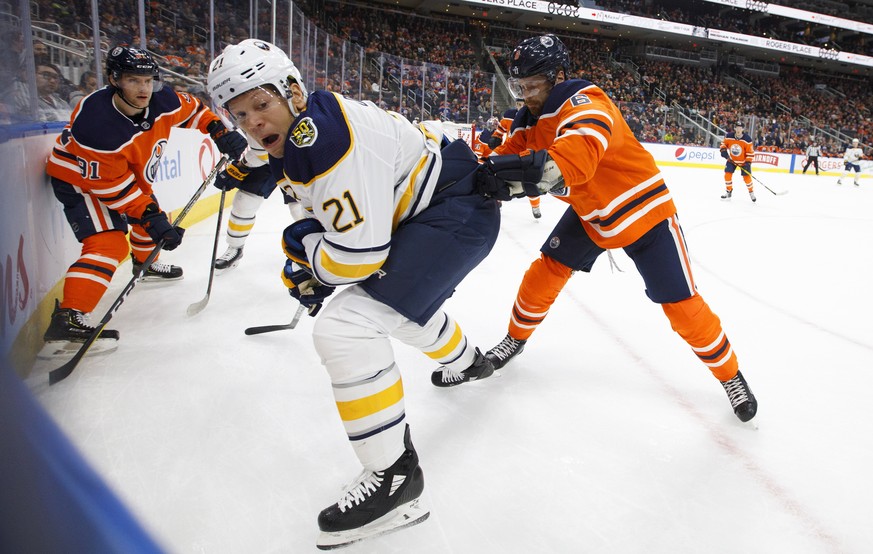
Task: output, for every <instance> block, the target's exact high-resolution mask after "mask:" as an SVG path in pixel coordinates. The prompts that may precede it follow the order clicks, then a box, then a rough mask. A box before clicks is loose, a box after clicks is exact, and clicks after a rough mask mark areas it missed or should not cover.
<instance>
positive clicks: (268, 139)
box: [261, 134, 279, 148]
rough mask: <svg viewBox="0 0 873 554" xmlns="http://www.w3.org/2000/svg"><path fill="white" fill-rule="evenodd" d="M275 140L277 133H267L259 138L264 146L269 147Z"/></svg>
mask: <svg viewBox="0 0 873 554" xmlns="http://www.w3.org/2000/svg"><path fill="white" fill-rule="evenodd" d="M277 140H279V135H277V134H272V135H267V136H265V137H264V138H262V139H261V144H263V145H264V148H269V147H270V146H272V145H274V144H276V141H277Z"/></svg>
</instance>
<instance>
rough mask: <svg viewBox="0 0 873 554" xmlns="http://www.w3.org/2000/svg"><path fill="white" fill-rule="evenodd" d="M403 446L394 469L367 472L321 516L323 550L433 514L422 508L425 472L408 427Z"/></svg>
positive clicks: (320, 543) (415, 523) (318, 543)
mask: <svg viewBox="0 0 873 554" xmlns="http://www.w3.org/2000/svg"><path fill="white" fill-rule="evenodd" d="M403 443H404V445H405V446H406V451H405V452H404V453H403V454H402V455H401V456H400V458H398V459H397V461H396V462H394V463H393V464H392V465H391V467H389V468H387V469H384V470H382V471H368V470H365V471H364V472H363V473H362V474H361V475H360V477H359V478H358V479H357V480H356V481H355V483H354V484H353V485H352V486H351V487H350V488H349V490H348V491H346V493H345V494H344V495H343V497H342V498H340V500H339V502H337V503H336V504H334V505H333V506H331V507H329V508H326V509H324V510H322V511H321V513H320V514H318V528H319V529H320V530H321V535H320V536H319V537H318V541H317V542H316V546H318V548H319V549H321V550H332V549H334V548H340V547H343V546H347V545H349V544H352V543H354V542H358V541H360V540H364V539H367V538H370V537H375V536H378V535H384V534H385V533H389V532H392V531H396V530H398V529H403V528H404V527H411V526H413V525H417V524H419V523H421V522H423V521H424V520H426V519H427V517H428V516H429V515H430V512H429V511H428V510H426V509H424V507H422V505H421V499H420V496H421V493H422V491H424V473H423V472H422V471H421V468H420V467H419V465H418V454H417V453H416V452H415V448H414V447H413V446H412V440H411V439H410V438H409V426H408V425H407V426H406V434H405V435H404V437H403Z"/></svg>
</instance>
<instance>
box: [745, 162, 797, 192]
mask: <svg viewBox="0 0 873 554" xmlns="http://www.w3.org/2000/svg"><path fill="white" fill-rule="evenodd" d="M737 167H739V168H740V171H742V172H743V173H745V174H746V175H748V176H749V177H751V178H752V179H754V180H755V181H756V182H757V183H758V184H759V185H761V186H762V187H764V188H765V189H767V190H769V191H770V192H772V193H773V194H775V195H776V196H782V195H783V194H788V191H787V190H780V191H775V190H773V189H771V188H770V187H768V186H767V185H765V184H764V183H763V181H761V180H760V179H758V178H757V177H755V176H754V175H752V173H751V172H750V171H749V170H748V169H746V168H745V167H743V166H741V165H740V166H737Z"/></svg>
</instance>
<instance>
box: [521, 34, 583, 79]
mask: <svg viewBox="0 0 873 554" xmlns="http://www.w3.org/2000/svg"><path fill="white" fill-rule="evenodd" d="M560 69H563V70H564V75H565V76H566V75H567V73H568V72H569V71H570V54H569V53H568V52H567V48H566V47H565V46H564V43H563V42H561V39H559V38H558V37H556V36H555V35H542V36H538V37H530V38H526V39H524V40H523V41H521V42H520V43H519V44H518V46H516V47H515V50H513V51H512V55H511V56H510V62H509V76H510V77H514V78H516V79H522V78H524V77H531V76H533V75H545V76H546V78H547V79H548V80H549V81H551V82H555V78H556V77H557V75H558V70H560Z"/></svg>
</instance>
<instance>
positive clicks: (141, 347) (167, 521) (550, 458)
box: [28, 168, 873, 554]
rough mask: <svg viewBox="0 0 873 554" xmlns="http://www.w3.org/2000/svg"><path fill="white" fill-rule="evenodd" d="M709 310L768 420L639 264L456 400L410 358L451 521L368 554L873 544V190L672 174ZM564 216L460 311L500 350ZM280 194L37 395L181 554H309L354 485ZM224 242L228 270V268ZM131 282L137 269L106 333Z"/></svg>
mask: <svg viewBox="0 0 873 554" xmlns="http://www.w3.org/2000/svg"><path fill="white" fill-rule="evenodd" d="M663 171H664V174H665V176H666V177H667V181H668V184H669V186H670V188H671V190H672V192H673V196H674V198H675V201H676V204H677V206H678V208H679V217H680V221H681V222H682V224H683V228H684V230H685V234H686V238H687V241H688V244H689V248H690V252H691V255H692V258H693V260H694V263H695V266H694V270H695V273H694V276H695V278H696V280H697V283H698V287H699V290H700V292H701V293H702V294H703V296H704V298H705V299H706V300H707V302H708V303H709V304H710V306H711V307H712V308H713V310H714V311H715V312H716V313H717V314H718V315H719V316H720V317H721V319H722V323H723V325H724V328H725V330H726V332H727V333H728V336H729V337H730V339H731V342H732V344H733V346H734V348H735V350H736V352H737V355H738V357H739V360H740V367H741V369H742V370H743V373H744V375H745V376H746V378H747V379H748V381H749V383H750V385H751V387H752V389H753V390H754V392H755V394H756V395H757V397H758V401H759V404H760V407H759V411H758V417H757V418H756V421H757V422H758V425H759V429H758V430H753V429H750V428H748V427H746V426H744V425H742V424H740V423H739V422H738V421H737V420H736V418H735V417H734V415H733V413H732V412H731V410H730V408H729V404H728V401H727V398H726V396H725V393H724V391H723V389H722V387H721V386H720V385H719V384H718V382H717V381H716V380H715V379H714V378H713V377H712V376H711V375H710V373H709V371H708V370H707V369H706V368H705V367H704V366H703V365H702V364H700V362H699V361H698V360H697V359H696V357H695V356H694V355H693V354H692V353H691V351H690V349H689V348H688V347H687V346H686V345H685V343H684V342H683V341H682V340H681V339H680V338H679V337H678V336H677V335H675V334H674V333H673V332H672V331H671V329H670V326H669V322H668V321H667V319H666V318H665V316H664V315H663V313H662V312H661V309H660V307H659V306H657V305H656V304H653V303H651V302H650V301H649V300H648V299H647V298H646V296H645V294H644V292H643V287H642V280H641V278H640V277H639V274H638V273H637V272H636V270H635V269H634V267H633V264H632V263H631V261H630V259H629V258H627V256H626V255H625V254H624V252H622V251H615V252H614V255H615V259H616V261H617V262H618V266H619V267H620V268H621V269H622V270H623V272H613V271H611V270H610V264H609V263H608V260H607V258H606V256H602V257H601V258H600V259H599V260H598V262H597V264H596V265H595V267H594V269H593V271H592V272H591V274H588V275H585V274H579V275H576V276H574V277H573V278H572V279H571V281H570V283H569V284H568V285H567V287H566V289H565V290H564V292H563V294H562V295H561V297H560V298H559V300H558V302H557V303H556V304H555V306H554V307H553V309H552V311H551V313H550V315H549V317H548V318H547V320H546V321H545V323H543V325H542V326H541V328H540V329H539V330H538V331H537V332H536V333H535V335H534V336H533V338H532V340H531V341H530V342H529V343H528V345H527V348H526V350H525V352H524V353H523V354H522V355H521V356H520V357H519V358H518V359H517V360H516V361H515V362H513V363H512V364H510V365H509V366H507V368H505V369H504V370H503V371H502V375H501V376H495V377H494V378H491V379H488V380H486V381H482V382H480V383H474V384H469V385H463V386H460V387H456V388H454V389H448V390H444V389H436V388H434V387H432V386H431V384H430V373H431V371H432V370H433V369H434V368H435V367H434V364H433V363H432V362H431V361H430V360H429V359H428V358H426V357H425V356H423V355H422V354H420V353H418V352H416V351H414V350H412V349H410V348H408V347H406V346H403V345H400V344H399V343H398V344H397V346H396V354H397V360H398V363H399V365H400V367H401V371H402V373H403V376H404V385H405V391H406V410H407V419H408V422H409V423H410V425H411V427H412V437H413V441H414V443H415V445H416V447H417V450H418V452H419V455H420V457H421V463H422V468H423V469H424V473H425V479H426V488H425V499H426V501H427V502H428V503H429V505H430V508H431V517H430V519H429V520H428V521H426V522H425V523H423V524H422V525H419V526H417V527H414V528H411V529H408V530H404V531H401V532H398V533H395V534H392V535H388V536H385V537H380V538H377V539H373V540H371V541H369V542H364V543H360V544H358V545H355V546H353V547H350V548H348V549H346V550H345V552H349V553H350V554H352V553H379V554H382V553H434V554H444V553H470V554H480V553H492V552H493V553H497V552H500V553H535V552H536V553H540V552H543V553H545V552H549V553H552V552H573V553H576V552H586V553H604V554H606V553H647V554H655V553H665V554H675V553H686V552H687V553H703V552H706V553H725V554H736V553H740V552H741V553H752V552H755V553H776V552H779V553H789V552H790V553H792V554H805V553H809V554H813V553H815V554H817V553H822V552H840V553H847V552H858V553H861V552H870V551H871V548H873V470H871V468H873V400H871V390H873V324H871V314H873V294H871V277H873V248H871V240H873V187H871V185H870V183H869V180H865V181H864V182H863V185H862V187H860V188H856V187H854V186H852V185H848V186H847V185H843V186H840V187H838V186H836V184H835V182H836V178H835V177H833V178H831V177H826V176H821V177H815V176H812V175H806V176H799V175H780V174H768V173H760V174H759V175H757V176H758V178H759V179H760V180H761V181H763V182H765V183H767V184H768V185H769V186H770V187H771V188H774V189H788V190H789V191H790V192H789V194H787V195H785V196H774V195H772V194H770V193H769V192H767V191H766V190H765V189H764V188H763V187H761V186H760V185H759V186H757V187H756V193H757V196H758V202H757V203H756V204H752V203H751V202H750V201H749V198H748V196H747V195H746V192H745V190H744V188H743V186H742V185H741V184H740V183H739V177H736V178H735V180H736V181H737V184H738V185H739V186H736V187H735V195H734V198H733V200H732V201H730V202H723V201H720V200H719V195H720V194H721V192H722V184H721V181H722V178H721V172H720V171H717V170H694V169H680V168H665V169H664V170H663ZM564 209H565V204H563V203H561V202H559V201H557V200H555V199H552V198H546V199H544V201H543V213H544V216H543V219H542V220H540V221H535V220H534V219H533V218H532V217H531V214H530V208H529V205H528V203H527V201H526V200H524V199H521V200H515V201H513V202H511V203H508V204H504V207H503V210H502V211H503V223H502V230H501V235H500V238H499V240H498V243H497V245H496V247H495V248H494V250H493V252H492V253H491V255H490V256H489V257H488V258H487V259H486V260H485V261H484V262H483V263H482V264H481V265H480V266H479V267H478V268H477V269H476V270H475V271H474V272H473V273H472V274H471V275H470V276H469V277H468V278H467V279H466V280H465V281H464V282H463V283H462V285H461V286H460V288H459V289H458V291H457V293H456V294H455V296H454V297H453V298H452V299H450V300H449V302H448V304H447V308H448V310H449V312H450V313H451V314H452V315H453V316H454V317H455V318H456V319H457V320H458V321H459V322H460V323H461V325H462V327H463V329H464V330H465V331H466V332H467V334H468V336H469V337H470V338H471V340H472V341H474V342H475V343H476V344H478V345H479V346H480V347H482V348H483V350H485V349H487V348H489V347H491V346H493V345H494V344H496V343H497V342H498V341H499V340H500V339H501V338H503V336H504V334H505V333H506V325H507V320H508V316H509V310H510V307H511V306H512V303H513V300H514V298H515V293H516V290H517V287H518V284H519V282H520V280H521V277H522V274H523V273H524V271H525V270H526V269H527V267H528V265H529V263H530V261H531V260H532V259H533V257H534V256H536V255H537V253H538V249H539V246H540V245H541V244H542V242H543V241H544V240H545V239H546V238H547V236H548V233H549V231H550V230H551V228H552V225H553V224H554V222H555V221H557V219H558V217H559V216H560V215H561V213H563V211H564ZM286 219H287V211H286V210H285V208H284V207H283V206H282V204H281V201H280V199H279V197H278V194H276V195H275V197H274V198H271V199H270V200H268V201H267V202H266V203H265V204H264V206H263V208H262V210H261V212H260V213H259V215H258V220H257V224H256V226H255V230H254V233H253V234H252V236H251V237H250V238H249V241H248V243H247V245H246V250H245V258H244V259H243V260H242V263H241V265H240V266H239V267H238V268H236V269H235V270H233V271H231V272H229V273H227V274H225V275H220V276H218V277H217V278H216V280H215V283H214V286H213V290H212V297H211V300H210V302H209V305H208V306H207V307H206V309H205V310H204V311H203V312H202V313H200V314H199V315H197V316H195V317H192V318H189V317H188V316H186V313H185V312H186V308H187V307H188V305H189V304H191V303H193V302H196V301H198V300H200V299H201V298H202V297H203V296H204V294H205V291H206V276H207V271H208V265H209V256H210V255H211V250H212V240H213V236H214V230H215V218H214V217H213V218H211V219H209V220H206V221H204V222H202V223H200V224H198V225H196V226H194V227H192V228H190V229H188V232H187V234H186V235H185V241H184V244H183V245H182V246H181V247H180V248H179V249H177V250H176V251H174V252H168V253H165V254H164V256H163V257H162V259H163V260H164V261H167V262H173V263H177V264H179V265H182V266H183V267H184V269H185V279H184V280H183V281H180V282H177V283H175V284H160V285H151V284H147V283H144V284H140V285H139V286H138V287H137V288H136V289H135V290H134V291H133V293H132V294H131V296H130V297H129V298H128V300H127V301H126V302H125V303H124V305H123V306H122V307H121V309H120V311H119V312H118V313H117V314H116V316H115V317H114V318H113V320H112V322H111V325H110V327H112V328H116V329H118V330H119V331H120V332H121V337H122V338H121V343H120V346H119V348H118V350H117V351H116V352H115V353H113V354H108V355H104V356H98V357H87V358H85V359H84V360H83V362H82V363H81V364H80V366H79V367H78V368H77V369H76V371H75V372H74V373H73V375H72V376H71V377H70V378H68V379H67V380H65V381H63V382H62V383H60V384H58V385H54V386H52V387H48V385H47V376H46V373H47V371H48V370H49V369H51V368H53V367H55V366H56V365H58V364H57V363H42V362H41V363H40V365H38V366H37V367H36V368H35V369H34V371H33V373H32V375H31V376H30V377H29V379H28V385H29V386H30V388H31V390H33V392H34V393H35V394H36V395H37V397H38V399H39V400H40V402H41V403H42V404H43V405H44V406H45V407H46V409H47V410H48V411H49V412H50V414H51V415H52V416H53V417H54V418H55V419H56V420H57V422H58V423H59V424H60V425H61V427H62V428H63V429H64V431H66V433H67V434H68V435H69V436H70V437H71V438H72V439H73V441H74V442H75V443H76V444H77V446H78V447H79V448H80V449H81V451H82V452H83V453H84V454H85V456H86V458H87V459H88V460H89V461H90V462H91V463H92V464H93V465H94V467H95V468H96V469H97V470H98V471H99V472H100V473H101V474H102V475H103V476H104V477H105V479H106V480H107V481H108V482H109V483H110V485H111V486H112V487H113V489H114V490H115V491H116V492H117V493H118V494H119V495H120V497H121V498H122V499H123V500H124V501H125V502H126V503H127V505H128V506H130V507H131V509H132V510H133V511H134V513H135V514H136V515H137V516H138V517H139V519H140V520H141V521H142V522H143V524H144V525H145V527H146V528H147V529H148V530H149V531H150V532H151V533H153V535H154V536H155V537H156V539H157V540H158V541H159V542H160V543H161V544H163V545H164V546H165V547H166V549H167V550H168V551H170V552H174V553H201V552H202V553H285V552H293V553H298V552H314V551H316V550H315V546H314V545H315V539H316V536H317V526H316V521H315V520H316V516H317V514H318V512H319V511H320V510H321V509H322V508H324V507H326V506H328V505H329V504H331V503H333V502H335V501H336V500H337V499H338V498H339V493H340V492H341V488H342V487H343V485H345V484H347V483H348V481H349V480H351V479H352V478H353V477H354V476H355V475H357V473H358V471H359V468H358V464H357V460H356V458H355V457H354V455H353V453H352V450H351V448H350V447H349V445H348V443H347V441H346V438H345V435H344V432H343V429H342V426H341V424H340V421H339V417H338V415H337V413H336V409H335V407H334V403H333V397H332V395H331V389H330V385H329V381H328V377H327V374H326V372H325V371H324V370H323V368H322V366H321V364H320V362H319V360H318V357H317V356H316V354H315V352H314V349H313V347H312V343H311V336H310V331H311V329H312V320H311V319H310V318H308V317H304V318H303V320H302V321H301V323H300V325H299V326H298V327H297V329H295V330H293V331H281V332H277V333H272V334H266V335H261V336H253V337H249V336H245V335H244V334H243V330H244V329H245V328H246V327H249V326H253V325H265V324H273V323H287V322H289V321H290V320H291V317H292V315H293V313H294V311H295V309H296V304H295V302H294V301H293V300H292V299H291V298H289V296H288V294H287V292H286V291H285V288H284V287H283V286H282V284H281V282H280V280H279V271H280V268H281V266H282V264H283V262H284V256H283V255H282V253H281V252H280V251H279V233H280V231H281V229H282V228H283V227H284V226H285V225H286V224H287V221H286ZM223 249H224V244H223V237H222V244H221V247H220V251H219V252H223ZM129 276H130V265H129V264H125V265H123V266H122V267H121V269H120V270H119V272H118V275H117V276H116V278H115V279H114V281H113V283H112V287H111V288H110V290H109V292H108V293H107V294H106V296H105V298H104V300H103V302H101V305H100V306H99V307H98V309H97V310H96V318H95V319H99V317H100V316H102V314H103V312H104V311H105V310H106V308H107V307H108V306H109V304H110V303H111V302H112V300H114V299H115V297H116V296H117V295H118V294H119V292H120V290H121V288H122V287H123V286H124V284H125V283H126V282H127V281H128V279H129Z"/></svg>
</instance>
